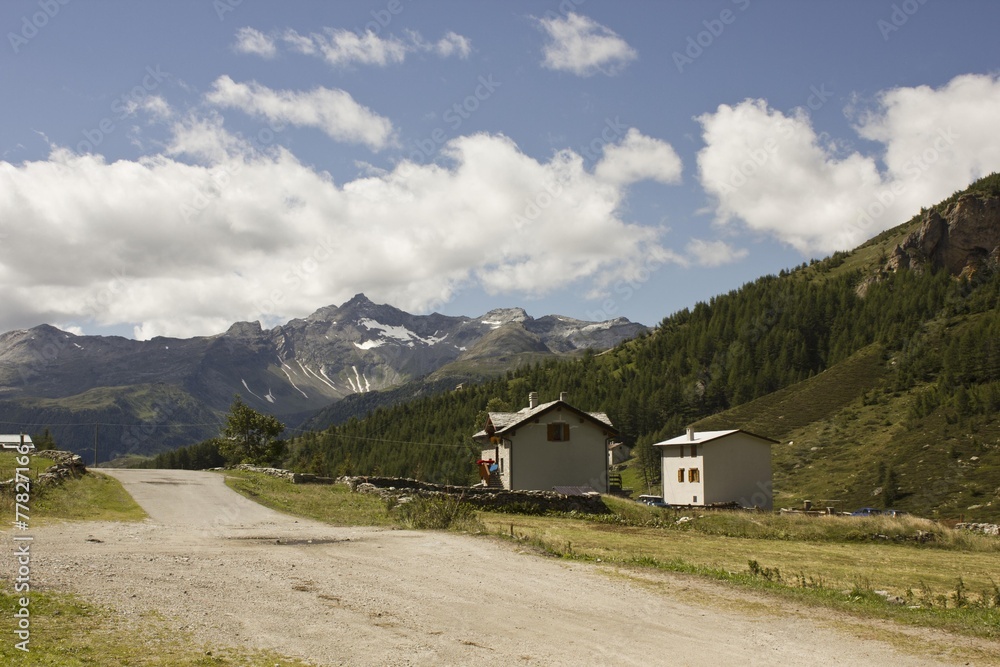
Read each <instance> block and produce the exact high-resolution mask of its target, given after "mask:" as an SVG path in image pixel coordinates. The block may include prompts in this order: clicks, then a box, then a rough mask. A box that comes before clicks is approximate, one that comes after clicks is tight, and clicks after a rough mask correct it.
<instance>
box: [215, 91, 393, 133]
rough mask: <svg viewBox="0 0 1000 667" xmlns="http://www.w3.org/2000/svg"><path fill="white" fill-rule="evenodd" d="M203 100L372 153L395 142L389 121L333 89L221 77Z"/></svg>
mask: <svg viewBox="0 0 1000 667" xmlns="http://www.w3.org/2000/svg"><path fill="white" fill-rule="evenodd" d="M206 100H208V102H210V103H211V104H214V105H216V106H219V107H224V108H233V109H240V110H242V111H245V112H247V113H249V114H252V115H254V116H258V117H262V118H266V119H267V120H269V121H271V122H272V123H280V124H284V123H289V124H291V125H297V126H301V127H315V128H318V129H320V130H322V131H323V132H324V133H325V134H326V135H327V136H329V137H330V138H331V139H334V140H335V141H343V142H349V143H360V144H364V145H366V146H368V147H369V148H371V149H372V150H381V149H383V148H385V147H386V146H390V145H393V144H394V142H395V139H394V137H393V128H392V123H391V122H390V121H389V119H388V118H385V117H383V116H379V115H378V114H377V113H375V112H373V111H372V110H371V109H369V108H368V107H365V106H362V105H360V104H358V103H357V102H356V101H355V100H354V98H353V97H351V95H350V93H347V92H346V91H343V90H339V89H335V88H322V87H320V88H314V89H312V90H310V91H307V92H297V91H290V90H272V89H271V88H267V87H266V86H262V85H260V84H258V83H257V82H255V81H251V82H250V83H249V84H247V83H236V82H235V81H233V80H232V79H231V78H229V77H228V76H220V77H219V78H218V79H216V80H215V83H213V84H212V90H211V91H210V92H209V93H208V94H207V95H206Z"/></svg>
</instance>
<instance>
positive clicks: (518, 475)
mask: <svg viewBox="0 0 1000 667" xmlns="http://www.w3.org/2000/svg"><path fill="white" fill-rule="evenodd" d="M617 436H618V431H617V430H616V429H615V428H614V426H612V425H611V420H610V419H609V418H608V416H607V415H606V414H604V413H603V412H584V411H583V410H580V409H578V408H575V407H573V406H572V405H570V404H569V403H567V402H566V394H565V393H562V394H560V395H559V400H557V401H552V402H550V403H539V402H538V394H537V393H535V392H531V393H530V394H529V395H528V407H526V408H523V409H521V410H519V411H517V412H491V413H489V416H488V418H487V420H486V424H485V425H484V428H483V430H481V431H479V432H478V433H476V434H475V435H474V436H473V438H474V439H475V440H476V441H477V442H479V443H481V445H482V446H483V450H482V459H481V460H482V461H483V462H484V463H483V464H481V465H485V466H487V469H488V470H490V471H491V473H492V474H490V475H489V480H490V482H491V483H494V484H496V485H497V486H502V487H503V488H505V489H511V490H520V491H551V490H552V489H553V488H554V487H557V486H560V487H570V486H572V487H590V488H591V489H593V490H594V491H599V492H601V493H607V491H608V443H609V442H611V440H612V439H613V438H616V437H617Z"/></svg>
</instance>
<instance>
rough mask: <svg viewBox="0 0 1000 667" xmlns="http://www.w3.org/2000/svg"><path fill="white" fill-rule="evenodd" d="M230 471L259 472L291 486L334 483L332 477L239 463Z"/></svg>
mask: <svg viewBox="0 0 1000 667" xmlns="http://www.w3.org/2000/svg"><path fill="white" fill-rule="evenodd" d="M231 469H232V470H249V471H250V472H259V473H261V474H263V475H270V476H271V477H278V478H280V479H287V480H288V481H289V482H291V483H292V484H333V483H334V481H335V480H334V479H333V478H332V477H319V476H317V475H313V474H311V473H307V472H292V471H291V470H284V469H283V468H260V467H258V466H252V465H248V464H246V463H241V464H239V465H238V466H233V467H232V468H231Z"/></svg>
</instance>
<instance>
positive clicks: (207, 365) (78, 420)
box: [0, 293, 647, 457]
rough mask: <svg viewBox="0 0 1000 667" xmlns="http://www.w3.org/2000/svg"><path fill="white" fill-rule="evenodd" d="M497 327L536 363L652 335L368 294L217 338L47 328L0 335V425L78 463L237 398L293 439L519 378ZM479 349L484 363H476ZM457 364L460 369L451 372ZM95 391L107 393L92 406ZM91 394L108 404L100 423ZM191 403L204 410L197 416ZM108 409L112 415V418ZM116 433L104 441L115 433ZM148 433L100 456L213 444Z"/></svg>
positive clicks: (183, 432) (616, 323) (623, 324)
mask: <svg viewBox="0 0 1000 667" xmlns="http://www.w3.org/2000/svg"><path fill="white" fill-rule="evenodd" d="M501 323H502V326H512V327H516V328H518V329H520V330H521V331H523V333H524V335H527V336H531V337H532V338H534V339H536V340H537V345H536V347H535V349H533V350H532V352H533V353H534V354H535V357H532V360H537V358H545V357H550V356H563V355H572V354H574V353H578V352H580V351H582V350H585V349H591V348H598V349H604V348H606V347H610V346H612V345H614V344H617V343H618V342H620V341H621V340H624V339H626V338H629V337H633V336H635V335H638V334H639V333H642V332H644V331H646V330H647V327H645V326H643V325H641V324H635V323H632V322H629V321H628V320H625V319H622V318H618V319H615V320H609V321H607V322H600V323H596V322H583V321H579V320H574V319H573V318H565V317H561V316H555V315H547V316H544V317H542V318H539V319H535V318H533V317H531V316H530V315H528V314H527V312H526V311H524V310H523V309H521V308H510V309H495V310H491V311H489V312H488V313H486V314H484V315H482V316H479V317H467V316H448V315H442V314H440V313H431V314H428V315H412V314H410V313H407V312H405V311H403V310H400V309H398V308H395V307H394V306H391V305H387V304H376V303H374V302H373V301H371V300H370V299H369V298H368V297H367V296H365V295H364V294H363V293H359V294H357V295H355V296H354V297H352V298H351V299H350V300H348V301H346V302H344V303H343V304H342V305H340V306H335V305H331V306H324V307H321V308H318V309H317V310H315V311H314V312H313V313H311V314H310V315H308V316H307V317H305V318H294V319H291V320H289V321H288V322H286V323H285V324H282V325H278V326H275V327H272V328H270V329H264V328H263V327H262V326H261V324H260V322H257V321H255V322H234V323H233V324H232V325H230V327H229V328H228V329H227V330H226V331H224V332H222V333H219V334H213V335H210V336H196V337H192V338H172V337H162V336H160V337H156V338H153V339H150V340H148V341H137V340H132V339H128V338H123V337H120V336H88V335H76V334H73V333H71V332H66V331H62V330H60V329H58V328H56V327H54V326H52V325H49V324H41V325H38V326H36V327H33V328H31V329H21V330H16V331H10V332H5V333H3V334H0V421H2V422H5V423H6V428H7V429H9V428H10V427H11V426H18V427H22V428H25V429H26V430H29V432H30V431H31V429H35V430H36V432H37V430H41V429H42V428H44V427H46V426H48V425H49V423H51V424H66V426H53V427H52V430H53V433H54V434H55V435H56V437H57V439H59V440H60V441H61V442H60V444H61V445H62V446H66V447H67V448H69V449H73V450H74V451H77V450H83V449H84V448H86V447H87V446H88V445H89V441H90V437H89V436H90V431H91V430H93V429H92V424H96V423H101V424H107V422H108V421H111V419H112V417H110V416H109V415H111V414H119V415H120V416H119V417H118V418H117V419H116V421H117V422H119V423H120V424H122V425H125V424H141V423H142V422H144V421H145V422H149V419H148V418H147V419H143V418H141V413H145V414H147V415H154V416H158V417H159V418H160V419H162V420H163V421H168V422H183V423H188V422H190V423H192V424H199V425H201V424H205V423H206V410H207V414H214V415H215V420H216V421H218V419H219V416H220V415H221V414H223V413H224V412H225V411H226V410H227V409H228V406H229V403H230V402H231V401H232V397H233V395H234V394H237V393H238V394H240V395H242V396H243V398H244V400H246V401H247V403H248V404H250V405H251V406H252V407H254V408H255V409H258V410H260V411H263V412H268V413H270V414H275V415H276V416H278V417H279V418H281V419H284V420H286V421H287V422H288V423H289V425H292V426H294V425H297V424H298V423H299V422H300V421H302V420H303V419H305V418H306V417H307V416H308V415H311V414H312V413H315V412H316V411H319V410H322V409H324V408H327V407H328V406H329V405H330V404H331V403H333V402H336V401H339V400H342V399H344V398H345V397H348V396H351V395H354V394H358V393H365V392H370V391H376V390H385V389H390V388H393V387H398V386H402V385H405V384H406V383H408V382H413V381H418V380H419V379H420V378H424V377H426V376H429V375H431V374H433V373H438V375H437V376H436V378H438V379H440V378H441V377H442V375H445V376H446V375H448V373H449V372H450V373H451V374H452V375H454V376H455V377H457V378H459V380H457V381H461V380H462V379H466V378H473V377H483V376H488V375H491V374H494V373H497V372H502V371H504V370H507V369H509V368H513V367H516V366H517V365H518V364H519V363H521V362H523V361H527V359H525V358H524V357H523V355H522V354H521V353H522V352H523V350H522V349H521V347H520V346H519V345H514V346H513V347H511V346H510V345H509V344H510V343H512V342H513V339H507V340H505V339H503V338H497V337H495V336H492V337H491V335H492V334H493V333H494V331H495V329H496V328H497V327H499V326H501ZM526 327H531V328H532V329H533V330H532V331H531V332H529V331H528V330H527V328H526ZM484 339H488V340H487V341H486V342H483V340H484ZM473 348H475V350H476V353H475V354H468V353H469V350H471V349H473ZM498 359H503V361H497V360H498ZM455 362H458V366H456V367H454V368H452V369H451V371H449V370H448V368H447V367H449V366H450V365H451V364H454V363H455ZM442 369H444V370H442ZM439 371H440V372H439ZM139 385H142V386H147V385H148V386H154V387H155V386H158V385H162V386H163V387H165V388H166V387H169V388H171V391H166V390H165V389H164V390H163V391H159V392H153V393H154V394H157V399H156V400H157V401H158V406H150V405H146V406H136V405H133V403H134V401H132V400H131V397H130V395H129V394H130V392H131V390H130V388H131V387H134V386H139ZM96 389H101V391H100V392H98V393H97V394H95V393H93V391H94V390H96ZM174 390H179V391H180V392H181V393H180V394H178V393H176V391H174ZM139 393H140V394H142V395H148V396H152V394H147V393H146V392H139ZM97 395H100V396H102V397H103V398H104V399H105V402H107V401H111V403H107V404H105V403H101V405H102V406H103V407H101V409H100V410H98V411H95V408H94V406H95V405H96V404H95V402H94V400H93V397H94V396H97ZM182 397H185V398H182ZM38 398H44V399H47V400H48V401H49V403H47V404H46V405H47V410H48V411H47V412H46V415H47V416H46V419H44V420H42V419H41V418H40V417H39V414H38V413H37V411H33V410H32V409H31V406H32V405H33V403H32V401H33V400H34V399H38ZM188 398H190V399H191V400H187V399H188ZM150 400H152V399H150ZM192 401H193V402H194V403H198V404H200V405H201V406H203V407H204V408H205V410H201V409H198V410H195V409H193V408H192ZM111 404H114V405H116V406H117V408H115V409H116V410H118V413H109V412H107V410H110V409H111V407H110V405H111ZM108 426H109V427H110V428H109V429H106V431H107V430H113V425H110V424H108ZM0 428H4V427H0ZM122 428H123V429H124V430H127V426H123V427H122ZM147 430H150V431H152V432H151V433H149V434H147V435H146V437H145V438H144V439H142V441H141V442H132V443H131V444H125V441H124V439H123V437H119V435H116V434H109V435H107V438H109V439H110V440H111V443H110V444H109V445H107V446H105V448H104V450H105V451H106V453H107V454H108V456H109V457H110V456H112V455H113V454H126V453H132V454H135V453H141V454H144V453H151V452H155V451H158V450H160V449H163V448H169V447H176V446H179V445H182V444H188V443H189V442H190V440H189V438H190V437H192V435H196V434H200V436H199V437H211V436H212V435H214V434H215V432H217V430H218V429H217V428H210V427H208V426H204V427H201V426H199V427H198V428H178V430H177V431H176V434H175V435H166V434H164V433H163V432H158V431H157V430H156V429H153V428H152V427H149V428H147ZM66 440H70V442H65V441H66ZM84 443H87V444H84Z"/></svg>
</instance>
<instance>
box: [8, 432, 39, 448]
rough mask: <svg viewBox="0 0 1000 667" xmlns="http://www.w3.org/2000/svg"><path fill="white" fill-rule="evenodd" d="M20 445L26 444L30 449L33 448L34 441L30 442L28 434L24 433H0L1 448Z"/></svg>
mask: <svg viewBox="0 0 1000 667" xmlns="http://www.w3.org/2000/svg"><path fill="white" fill-rule="evenodd" d="M21 445H28V446H30V447H31V448H32V449H34V448H35V445H34V443H32V442H31V436H30V435H24V434H23V433H19V434H10V435H0V447H2V448H3V449H14V448H15V447H19V446H21Z"/></svg>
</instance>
